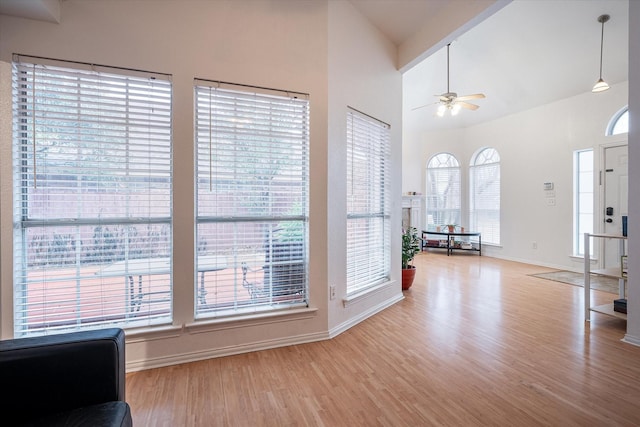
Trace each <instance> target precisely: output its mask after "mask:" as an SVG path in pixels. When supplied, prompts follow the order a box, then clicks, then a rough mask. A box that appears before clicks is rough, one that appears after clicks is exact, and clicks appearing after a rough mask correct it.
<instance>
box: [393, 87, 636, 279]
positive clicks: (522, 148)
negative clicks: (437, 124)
mask: <svg viewBox="0 0 640 427" xmlns="http://www.w3.org/2000/svg"><path fill="white" fill-rule="evenodd" d="M627 93H628V85H627V84H626V83H623V84H618V85H614V86H612V87H611V89H610V90H609V91H607V92H603V93H600V94H593V93H591V92H590V91H589V92H586V93H584V94H582V95H579V96H575V97H572V98H569V99H564V100H561V101H558V102H554V103H552V104H548V105H544V106H541V107H538V108H534V109H531V110H528V111H524V112H521V113H516V114H512V115H510V116H507V117H503V118H501V119H497V120H494V121H491V122H487V123H484V124H481V125H477V126H472V127H468V128H464V129H457V130H452V131H441V132H433V133H420V132H419V131H418V130H415V129H405V138H404V141H403V156H404V158H403V168H404V169H403V181H402V182H403V188H402V191H403V192H404V191H422V192H423V193H424V191H425V168H426V164H427V162H428V159H429V158H430V157H431V156H433V155H434V154H436V153H438V152H441V151H448V152H450V153H452V154H454V155H455V156H456V157H457V158H458V160H459V161H460V163H461V165H462V168H463V187H464V188H465V189H467V188H468V182H469V181H468V174H467V168H468V166H469V162H470V160H471V158H472V156H473V154H474V153H475V152H476V151H477V150H479V149H481V148H483V147H494V148H496V149H497V150H498V152H499V154H500V158H501V185H502V186H501V212H502V216H501V240H502V241H501V246H500V247H490V246H486V247H483V249H484V251H483V252H485V253H486V254H487V255H491V256H495V257H499V258H505V259H511V260H516V261H522V262H528V263H533V264H538V265H545V266H550V267H558V268H567V269H571V270H575V271H581V269H582V259H581V258H577V259H576V258H572V257H571V256H570V255H571V254H572V252H573V251H572V230H573V153H574V151H575V150H578V149H584V148H593V149H594V154H595V156H596V165H597V164H598V161H599V153H600V149H601V146H602V145H603V144H609V143H611V142H613V141H624V137H623V138H621V137H619V136H616V137H605V136H604V133H605V129H606V127H607V124H608V122H609V120H610V119H611V117H612V116H613V115H614V114H615V113H616V112H617V111H618V110H620V109H621V108H622V107H624V106H625V105H627ZM461 114H473V113H472V112H466V113H465V112H464V111H463V112H462V113H461ZM429 119H430V120H438V118H436V117H434V118H429ZM446 119H447V118H446V117H444V118H442V119H441V120H446ZM417 153H420V155H417ZM545 182H553V183H554V191H555V193H556V198H555V199H556V205H555V206H548V205H547V202H546V199H545V192H544V191H543V183H545ZM596 188H597V187H596ZM467 200H468V194H467V193H466V192H465V193H464V195H463V203H464V205H463V218H466V217H467V210H468V204H467ZM596 205H597V203H596ZM462 225H467V223H463V224H462ZM533 242H536V243H537V249H533V248H532V246H533V245H532V243H533Z"/></svg>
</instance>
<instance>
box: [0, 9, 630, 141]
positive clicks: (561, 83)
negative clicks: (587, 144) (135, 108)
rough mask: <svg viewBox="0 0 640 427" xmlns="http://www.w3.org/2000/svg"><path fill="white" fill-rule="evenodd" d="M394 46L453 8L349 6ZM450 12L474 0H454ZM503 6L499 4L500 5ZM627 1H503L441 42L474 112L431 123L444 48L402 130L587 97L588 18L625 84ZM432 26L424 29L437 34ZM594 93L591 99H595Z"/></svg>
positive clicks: (412, 77) (430, 64) (407, 104)
mask: <svg viewBox="0 0 640 427" xmlns="http://www.w3.org/2000/svg"><path fill="white" fill-rule="evenodd" d="M61 1H62V0H0V13H4V14H11V15H17V16H23V17H26V18H31V19H40V20H47V21H50V22H56V21H57V22H59V20H60V5H61ZM350 1H351V3H352V4H353V5H354V6H355V7H356V8H357V9H358V10H359V11H360V12H361V13H362V14H363V15H364V16H365V17H366V18H367V19H369V20H370V21H371V22H372V23H373V24H374V25H375V26H376V27H377V28H378V29H379V30H380V31H381V32H383V33H384V34H385V35H386V36H387V37H388V38H389V39H390V40H392V41H393V42H394V43H395V44H396V45H398V46H400V45H402V43H404V42H405V41H407V40H409V39H410V38H411V36H413V35H415V34H420V33H419V31H420V30H421V29H423V27H424V25H425V23H428V22H432V20H433V19H434V17H441V19H443V20H446V19H447V17H446V16H445V15H446V14H448V13H454V12H452V11H454V9H452V8H448V7H449V6H451V1H453V0H350ZM455 1H456V2H458V4H457V5H460V4H462V5H463V6H464V2H467V3H469V2H472V1H477V0H455ZM500 1H501V2H505V0H500ZM628 10H629V0H513V2H511V3H509V4H507V5H506V6H505V7H503V8H502V9H500V10H498V11H497V12H496V13H495V14H493V15H492V16H489V17H488V18H487V19H485V20H484V21H483V22H481V23H480V24H479V25H477V26H476V27H474V28H471V29H470V30H468V31H467V32H466V33H464V34H462V35H459V36H458V37H456V38H454V39H453V40H447V39H446V37H447V35H446V34H442V35H441V36H439V37H443V38H445V40H444V41H443V42H441V44H443V45H446V43H447V42H451V43H452V44H451V49H450V69H451V71H450V88H451V90H452V91H453V92H457V93H458V95H465V94H470V93H477V92H482V93H484V94H485V95H486V96H487V98H486V99H481V100H477V101H476V102H475V103H476V104H477V105H479V106H480V108H479V109H478V110H476V111H468V110H462V111H461V112H460V114H459V115H458V116H456V117H444V118H437V117H435V115H434V114H435V109H436V106H435V105H431V106H429V107H425V108H421V109H418V110H413V109H414V108H416V107H418V106H421V105H425V104H430V103H433V102H435V101H436V97H435V95H439V94H441V93H443V92H446V89H447V77H446V64H447V62H446V48H444V47H443V48H441V49H440V50H438V51H436V52H435V53H433V54H432V55H431V56H429V57H427V58H426V59H425V60H424V61H422V62H421V63H419V64H417V65H415V66H414V67H412V68H411V69H409V70H408V71H406V72H405V73H404V101H403V102H404V116H403V117H404V121H405V126H408V127H410V128H414V129H415V128H416V127H418V128H420V129H423V130H436V129H445V128H457V127H465V126H471V125H474V124H477V123H481V122H484V121H489V120H493V119H496V118H499V117H503V116H505V115H508V114H512V113H515V112H519V111H524V110H527V109H530V108H534V107H537V106H540V105H544V104H547V103H550V102H553V101H556V100H559V99H563V98H568V97H571V96H575V95H578V94H582V93H584V92H587V91H589V90H590V88H591V87H592V86H593V84H594V83H595V81H596V80H597V79H598V74H599V60H600V56H599V55H600V30H601V24H600V23H599V22H597V18H598V16H600V15H601V14H603V13H607V14H609V15H611V19H610V21H609V22H607V23H606V24H605V29H604V61H603V77H604V79H605V80H606V81H607V82H608V83H609V84H610V85H612V84H616V83H620V82H625V81H627V80H628V50H629V48H628V34H629V28H628V23H629V16H628ZM438 30H439V28H435V29H434V31H438ZM599 95H602V94H594V95H593V96H599Z"/></svg>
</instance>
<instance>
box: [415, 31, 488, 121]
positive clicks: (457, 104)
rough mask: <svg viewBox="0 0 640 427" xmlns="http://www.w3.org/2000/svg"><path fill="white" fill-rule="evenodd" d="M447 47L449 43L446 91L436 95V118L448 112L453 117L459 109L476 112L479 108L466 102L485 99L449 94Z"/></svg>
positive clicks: (481, 94) (477, 94) (478, 95)
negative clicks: (437, 98)
mask: <svg viewBox="0 0 640 427" xmlns="http://www.w3.org/2000/svg"><path fill="white" fill-rule="evenodd" d="M449 46H451V43H449V44H447V91H446V92H445V93H443V94H442V95H436V96H437V97H439V98H440V99H439V100H438V102H435V104H440V105H438V111H437V112H436V114H437V115H438V117H442V116H444V114H445V113H446V112H447V111H450V112H451V115H452V116H455V115H456V114H458V113H459V112H460V109H461V108H466V109H468V110H477V109H478V108H480V107H479V106H477V105H475V104H471V103H470V102H467V101H470V100H472V99H482V98H484V97H485V96H484V94H483V93H475V94H473V95H463V96H458V94H457V93H455V92H451V90H450V89H449ZM427 105H432V104H426V105H422V106H420V107H416V108H414V110H417V109H419V108H423V107H426V106H427Z"/></svg>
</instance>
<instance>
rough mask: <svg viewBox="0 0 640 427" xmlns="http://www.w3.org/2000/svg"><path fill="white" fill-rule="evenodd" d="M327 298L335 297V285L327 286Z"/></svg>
mask: <svg viewBox="0 0 640 427" xmlns="http://www.w3.org/2000/svg"><path fill="white" fill-rule="evenodd" d="M329 299H336V285H331V286H329Z"/></svg>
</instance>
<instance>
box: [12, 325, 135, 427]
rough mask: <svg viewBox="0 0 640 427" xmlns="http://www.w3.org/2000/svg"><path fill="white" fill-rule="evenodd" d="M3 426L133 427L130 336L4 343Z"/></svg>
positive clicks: (79, 335) (111, 332) (117, 333)
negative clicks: (128, 375)
mask: <svg viewBox="0 0 640 427" xmlns="http://www.w3.org/2000/svg"><path fill="white" fill-rule="evenodd" d="M0 387H2V390H3V393H2V394H3V397H2V398H1V400H0V401H1V402H2V411H0V425H2V426H7V427H8V426H69V427H71V426H91V427H101V426H118V427H125V426H131V425H133V424H132V420H131V411H130V409H129V405H128V404H127V403H126V402H125V396H124V392H125V388H124V387H125V353H124V332H123V331H122V330H121V329H115V328H114V329H104V330H97V331H86V332H72V333H67V334H60V335H50V336H44V337H35V338H22V339H14V340H5V341H0Z"/></svg>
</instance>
